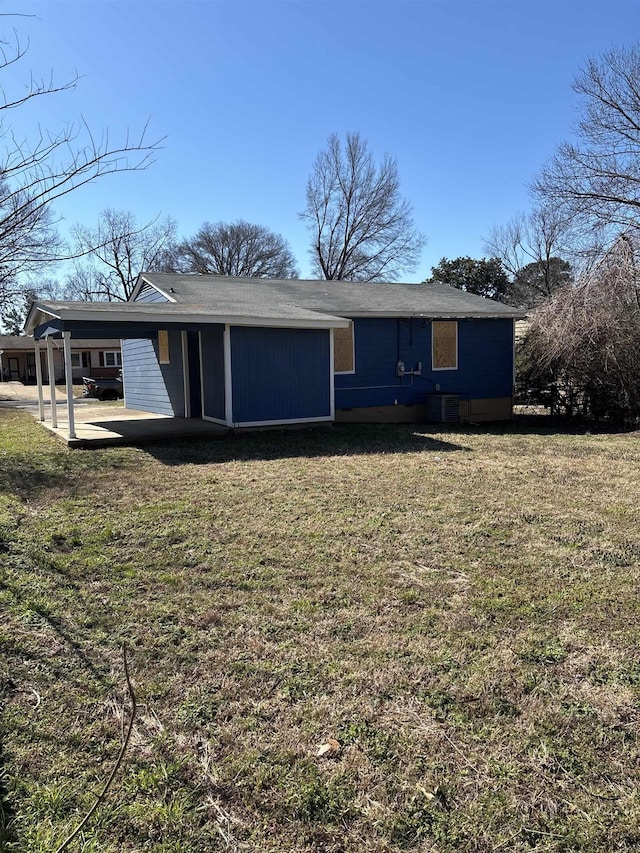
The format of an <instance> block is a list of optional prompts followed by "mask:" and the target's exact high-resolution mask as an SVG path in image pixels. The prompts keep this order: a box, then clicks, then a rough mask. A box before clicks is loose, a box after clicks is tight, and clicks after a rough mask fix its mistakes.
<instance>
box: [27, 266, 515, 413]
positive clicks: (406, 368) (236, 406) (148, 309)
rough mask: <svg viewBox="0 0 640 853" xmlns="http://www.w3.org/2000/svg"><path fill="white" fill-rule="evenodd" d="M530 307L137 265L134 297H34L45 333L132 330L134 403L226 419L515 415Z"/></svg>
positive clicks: (443, 289) (129, 376) (464, 296)
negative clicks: (523, 326) (141, 269)
mask: <svg viewBox="0 0 640 853" xmlns="http://www.w3.org/2000/svg"><path fill="white" fill-rule="evenodd" d="M522 316H523V315H522V312H520V311H518V310H515V309H513V308H509V307H507V306H505V305H501V304H499V303H497V302H493V301H491V300H488V299H483V298H482V297H479V296H475V295H472V294H468V293H465V292H463V291H461V290H457V289H455V288H452V287H449V286H448V285H440V284H415V285H413V284H377V283H376V284H371V283H360V282H337V281H297V280H280V279H278V280H267V279H239V278H229V277H221V276H199V275H174V274H156V273H141V274H140V276H139V277H138V282H137V285H136V287H135V290H134V292H133V294H132V297H131V299H130V300H129V301H128V302H126V303H118V304H115V303H73V302H70V303H64V302H61V303H58V302H37V303H36V304H35V305H34V306H33V307H32V309H31V312H30V314H29V318H28V320H27V329H28V331H29V332H30V333H31V334H34V336H35V338H36V340H38V339H44V338H45V337H47V335H55V336H58V337H59V336H60V335H61V334H62V333H66V334H67V335H68V336H70V338H71V346H72V347H74V348H75V343H74V337H75V336H82V337H90V336H91V335H92V334H93V335H99V334H100V335H105V336H106V335H109V336H113V337H118V338H121V339H122V360H123V374H124V389H125V404H126V406H127V407H128V408H132V409H141V410H144V411H149V412H157V413H158V414H165V415H171V416H175V417H198V418H200V417H201V418H205V419H208V420H212V421H215V422H217V423H221V424H225V425H227V426H230V427H245V426H260V425H277V424H291V423H305V422H314V421H333V420H351V421H392V420H393V421H401V420H402V421H409V420H451V421H458V420H472V421H483V420H503V419H508V418H510V417H511V414H512V402H513V384H514V376H513V371H514V321H515V320H516V319H517V318H520V317H522Z"/></svg>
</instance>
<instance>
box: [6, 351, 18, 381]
mask: <svg viewBox="0 0 640 853" xmlns="http://www.w3.org/2000/svg"><path fill="white" fill-rule="evenodd" d="M7 361H8V363H9V381H10V382H15V381H17V380H19V379H20V362H19V361H18V359H17V358H16V357H15V356H9V358H8V359H7Z"/></svg>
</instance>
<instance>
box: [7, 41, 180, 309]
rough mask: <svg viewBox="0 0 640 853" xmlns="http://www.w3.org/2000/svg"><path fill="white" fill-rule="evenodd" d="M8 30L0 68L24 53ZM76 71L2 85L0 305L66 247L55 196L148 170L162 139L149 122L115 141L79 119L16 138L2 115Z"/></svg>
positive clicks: (58, 87)
mask: <svg viewBox="0 0 640 853" xmlns="http://www.w3.org/2000/svg"><path fill="white" fill-rule="evenodd" d="M28 48H29V45H28V43H27V44H26V46H25V45H23V44H21V42H20V39H19V37H18V35H17V33H16V32H15V31H14V34H13V38H12V39H4V40H2V41H1V42H0V72H2V71H3V70H4V69H6V68H8V67H9V66H10V65H14V64H16V63H19V62H20V61H21V60H23V59H24V57H25V56H26V53H27V51H28ZM78 80H79V77H78V75H77V74H76V75H75V76H74V77H73V78H71V79H70V80H68V81H67V82H64V83H62V84H56V83H55V81H54V77H53V73H51V75H50V77H49V79H42V80H36V79H35V78H34V76H33V74H29V79H28V82H27V85H26V89H25V90H24V92H21V93H20V94H15V95H12V94H10V93H8V92H7V91H6V90H5V89H3V88H2V87H1V86H0V91H1V92H2V94H1V96H0V143H1V144H0V309H2V308H3V306H5V305H6V303H7V302H8V301H10V300H11V299H13V298H14V297H16V296H19V294H20V292H21V287H22V285H21V278H22V277H23V276H24V275H28V274H33V273H35V272H37V271H40V270H42V268H43V267H44V266H46V265H47V264H49V263H52V262H54V261H58V260H68V259H69V255H70V253H68V252H67V251H66V250H65V248H64V246H63V244H62V241H61V240H60V239H59V236H58V234H57V231H56V220H55V217H54V215H53V213H52V207H53V205H54V204H55V202H56V201H58V200H59V199H61V198H63V197H64V196H66V195H68V194H69V193H71V192H75V191H76V190H79V189H80V188H81V187H83V186H86V185H87V184H89V183H92V182H93V181H95V180H96V179H98V178H101V177H104V176H106V175H111V174H115V173H118V172H129V171H139V170H143V169H146V168H148V167H149V166H150V165H151V164H152V163H153V162H154V157H155V154H156V152H157V151H158V150H159V149H160V146H161V143H162V141H163V140H162V139H155V140H150V139H149V133H148V122H147V123H146V124H145V125H144V127H143V128H142V131H141V132H140V133H139V134H137V135H136V136H135V137H134V136H132V135H131V134H130V132H129V131H128V130H127V131H126V132H125V133H124V137H123V139H122V140H121V141H120V142H118V143H115V144H114V143H113V142H112V141H111V140H110V137H109V133H108V131H106V130H105V131H103V132H102V133H101V134H100V135H99V136H96V135H94V133H93V131H92V129H91V128H90V127H89V125H88V124H87V122H86V121H85V119H84V118H80V120H79V121H78V122H76V123H72V124H69V125H67V126H65V127H63V128H62V129H59V130H57V131H50V130H44V129H39V130H38V132H37V134H36V135H35V136H34V137H33V138H31V139H22V138H18V137H17V136H16V135H15V134H14V133H13V132H12V130H11V128H10V125H9V123H8V121H6V120H5V119H6V116H8V115H9V111H10V110H15V109H20V108H21V107H22V106H24V105H25V104H27V103H28V102H30V101H34V100H37V99H39V98H41V97H44V96H49V95H53V96H55V95H57V94H60V93H62V92H65V91H69V90H72V89H74V88H75V87H76V85H77V83H78Z"/></svg>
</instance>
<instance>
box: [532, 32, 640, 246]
mask: <svg viewBox="0 0 640 853" xmlns="http://www.w3.org/2000/svg"><path fill="white" fill-rule="evenodd" d="M573 88H574V90H575V92H576V93H577V94H578V95H580V96H582V99H583V113H582V119H581V120H580V122H579V124H578V126H577V129H576V131H577V133H576V135H577V139H576V142H575V143H573V142H565V143H564V144H563V145H561V146H560V148H559V149H558V151H557V153H556V155H555V157H554V158H553V159H552V160H551V162H550V163H548V164H547V166H546V167H545V168H544V169H543V171H542V173H541V175H540V177H539V178H538V179H537V181H536V182H535V184H534V191H535V192H536V193H537V194H538V195H539V196H540V197H541V198H542V199H544V200H545V202H546V203H551V204H552V205H553V206H554V207H556V208H558V207H563V208H566V209H567V210H568V211H569V212H570V213H571V214H572V215H573V216H574V217H576V218H577V219H581V220H582V221H583V222H584V223H585V224H586V225H591V224H593V223H600V224H603V223H604V224H605V225H606V226H611V225H612V226H614V228H615V230H616V231H617V232H619V231H620V230H625V229H627V228H629V227H637V226H638V221H639V218H640V46H639V45H638V44H635V45H632V46H631V47H628V48H618V49H614V50H610V51H608V52H607V53H605V54H604V55H603V56H602V58H601V59H590V60H589V61H588V63H587V65H586V67H585V69H584V70H583V72H582V73H581V75H580V76H579V77H578V78H577V79H576V81H575V82H574V85H573Z"/></svg>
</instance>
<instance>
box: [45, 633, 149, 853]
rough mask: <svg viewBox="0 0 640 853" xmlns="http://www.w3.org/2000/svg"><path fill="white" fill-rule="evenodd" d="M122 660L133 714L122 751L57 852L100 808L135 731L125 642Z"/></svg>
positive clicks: (133, 694)
mask: <svg viewBox="0 0 640 853" xmlns="http://www.w3.org/2000/svg"><path fill="white" fill-rule="evenodd" d="M122 660H123V663H124V675H125V678H126V680H127V692H128V694H129V699H130V700H131V716H130V718H129V725H128V727H127V731H126V734H125V736H124V740H123V741H122V746H121V747H120V752H119V753H118V757H117V758H116V761H115V764H114V765H113V769H112V770H111V773H110V774H109V778H108V779H107V781H106V782H105V783H104V786H103V788H102V790H101V791H100V793H99V794H98V795H97V796H96V801H95V803H94V804H93V805H92V806H91V808H90V809H89V811H88V812H87V813H86V814H85V816H84V817H83V818H82V820H81V821H80V823H79V824H78V825H77V826H76V828H75V829H74V830H73V832H72V833H71V835H69V836H68V837H67V838H65V840H64V841H63V842H62V844H61V845H60V846H59V847H58V848H56V850H55V853H62V851H63V850H66V848H67V847H68V846H69V844H70V843H71V842H72V841H73V839H74V838H75V837H76V835H78V833H79V832H81V831H82V828H83V827H84V826H85V824H86V823H87V822H88V821H89V819H90V818H91V815H92V814H93V813H94V812H95V810H96V809H97V808H98V806H99V805H100V804H101V803H102V802H103V800H104V798H105V797H106V795H107V791H108V790H109V788H110V787H111V783H112V782H113V780H114V779H115V777H116V773H117V772H118V770H119V769H120V765H121V764H122V759H123V758H124V754H125V752H126V751H127V746H128V745H129V739H130V738H131V732H132V731H133V721H134V720H135V717H136V696H135V693H134V692H133V687H132V685H131V679H130V677H129V666H128V664H127V647H126V644H123V646H122Z"/></svg>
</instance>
